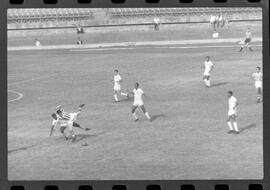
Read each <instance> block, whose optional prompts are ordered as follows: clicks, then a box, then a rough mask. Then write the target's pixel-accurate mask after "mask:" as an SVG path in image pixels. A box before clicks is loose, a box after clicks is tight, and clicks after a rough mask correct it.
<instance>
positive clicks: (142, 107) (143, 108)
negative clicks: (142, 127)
mask: <svg viewBox="0 0 270 190" xmlns="http://www.w3.org/2000/svg"><path fill="white" fill-rule="evenodd" d="M140 108H141V109H142V111H143V113H144V115H145V116H146V117H147V119H148V120H149V121H152V120H151V117H150V115H149V113H148V112H147V111H146V109H145V107H144V105H142V106H140Z"/></svg>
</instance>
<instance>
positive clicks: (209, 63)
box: [203, 56, 214, 88]
mask: <svg viewBox="0 0 270 190" xmlns="http://www.w3.org/2000/svg"><path fill="white" fill-rule="evenodd" d="M213 68H214V64H213V63H212V61H210V57H209V56H206V60H205V62H204V73H203V80H204V82H205V85H206V87H207V88H209V87H210V73H211V71H212V70H213Z"/></svg>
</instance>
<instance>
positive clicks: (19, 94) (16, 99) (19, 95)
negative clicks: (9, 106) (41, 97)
mask: <svg viewBox="0 0 270 190" xmlns="http://www.w3.org/2000/svg"><path fill="white" fill-rule="evenodd" d="M8 92H11V93H14V94H17V95H18V97H17V98H15V99H12V100H8V102H15V101H18V100H20V99H22V97H23V94H22V93H20V92H17V91H14V90H8Z"/></svg>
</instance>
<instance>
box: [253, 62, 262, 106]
mask: <svg viewBox="0 0 270 190" xmlns="http://www.w3.org/2000/svg"><path fill="white" fill-rule="evenodd" d="M252 78H253V79H254V81H255V88H256V91H257V103H260V102H261V101H262V78H263V74H262V72H261V67H256V72H255V73H253V74H252Z"/></svg>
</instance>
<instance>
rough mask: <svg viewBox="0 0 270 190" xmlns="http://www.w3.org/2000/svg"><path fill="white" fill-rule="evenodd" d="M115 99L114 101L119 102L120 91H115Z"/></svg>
mask: <svg viewBox="0 0 270 190" xmlns="http://www.w3.org/2000/svg"><path fill="white" fill-rule="evenodd" d="M113 97H114V101H115V102H119V99H118V91H116V90H115V91H114V95H113Z"/></svg>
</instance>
